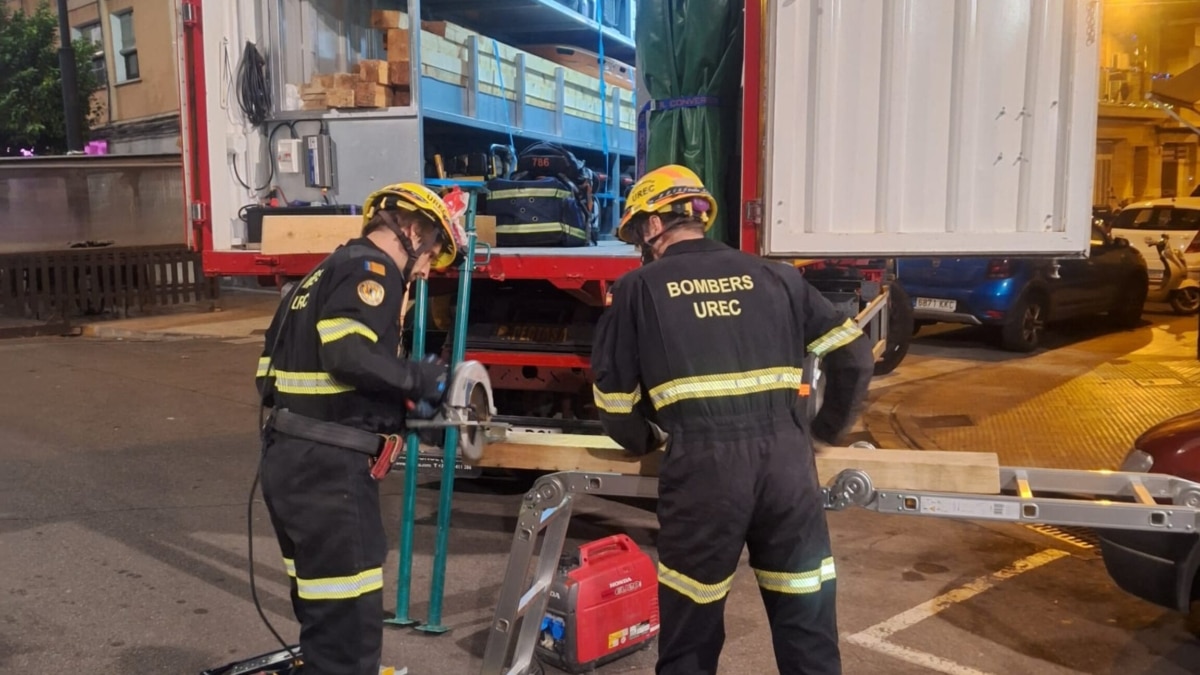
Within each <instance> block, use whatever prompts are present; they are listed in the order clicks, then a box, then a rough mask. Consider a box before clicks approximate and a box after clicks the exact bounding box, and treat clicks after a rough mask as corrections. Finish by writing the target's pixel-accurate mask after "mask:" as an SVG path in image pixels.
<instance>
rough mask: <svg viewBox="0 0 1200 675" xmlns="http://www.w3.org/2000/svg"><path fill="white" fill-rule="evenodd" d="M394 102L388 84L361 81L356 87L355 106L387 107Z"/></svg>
mask: <svg viewBox="0 0 1200 675" xmlns="http://www.w3.org/2000/svg"><path fill="white" fill-rule="evenodd" d="M391 104H392V92H391V90H389V89H388V87H387V85H386V84H376V83H375V82H359V83H358V86H356V87H355V88H354V107H356V108H386V107H388V106H389V105H391Z"/></svg>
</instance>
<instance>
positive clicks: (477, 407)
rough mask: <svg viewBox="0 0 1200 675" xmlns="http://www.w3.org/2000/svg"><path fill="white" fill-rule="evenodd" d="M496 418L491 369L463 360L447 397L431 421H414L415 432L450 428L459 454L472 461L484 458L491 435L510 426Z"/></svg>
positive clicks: (451, 374) (449, 385)
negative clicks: (456, 431) (496, 430)
mask: <svg viewBox="0 0 1200 675" xmlns="http://www.w3.org/2000/svg"><path fill="white" fill-rule="evenodd" d="M495 415H496V407H495V404H493V403H492V380H491V378H490V377H488V372H487V368H484V366H483V364H482V363H480V362H478V361H463V362H462V363H459V364H458V365H457V366H455V367H454V369H453V371H452V372H451V373H450V380H449V382H448V383H447V385H446V398H445V400H444V401H443V402H442V404H441V406H440V407H439V408H438V410H437V412H435V413H434V415H433V417H431V418H429V419H423V420H422V419H410V420H409V421H408V424H407V425H408V427H409V428H411V429H449V428H451V427H455V428H457V429H458V430H459V434H458V454H460V455H462V456H463V457H464V458H466V459H467V460H469V461H472V462H474V461H478V460H479V458H480V457H483V447H484V446H485V445H486V444H487V432H488V431H490V430H494V429H500V430H504V429H507V428H508V426H509V425H507V424H502V423H497V422H493V421H492V418H493V417H495Z"/></svg>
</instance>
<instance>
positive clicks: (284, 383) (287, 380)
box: [273, 370, 354, 394]
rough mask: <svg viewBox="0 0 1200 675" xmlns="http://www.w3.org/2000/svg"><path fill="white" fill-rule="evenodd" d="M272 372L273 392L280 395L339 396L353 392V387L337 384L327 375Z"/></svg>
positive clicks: (284, 371) (283, 371)
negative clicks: (273, 380)
mask: <svg viewBox="0 0 1200 675" xmlns="http://www.w3.org/2000/svg"><path fill="white" fill-rule="evenodd" d="M273 372H274V374H275V391H277V392H279V393H281V394H341V393H344V392H347V391H354V387H351V386H350V385H348V384H342V383H341V382H338V381H337V380H335V379H333V376H332V375H330V374H329V373H292V372H288V371H286V370H276V371H273Z"/></svg>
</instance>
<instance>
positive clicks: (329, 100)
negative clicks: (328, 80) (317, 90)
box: [325, 89, 356, 108]
mask: <svg viewBox="0 0 1200 675" xmlns="http://www.w3.org/2000/svg"><path fill="white" fill-rule="evenodd" d="M355 98H356V97H355V93H354V90H353V89H330V90H329V91H327V92H325V105H326V107H329V108H353V107H354V103H355Z"/></svg>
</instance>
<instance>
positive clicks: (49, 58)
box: [0, 0, 101, 155]
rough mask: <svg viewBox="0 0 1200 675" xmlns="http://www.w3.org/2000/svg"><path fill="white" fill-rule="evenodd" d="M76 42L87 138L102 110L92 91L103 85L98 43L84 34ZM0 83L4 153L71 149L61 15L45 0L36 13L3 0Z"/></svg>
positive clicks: (0, 145)
mask: <svg viewBox="0 0 1200 675" xmlns="http://www.w3.org/2000/svg"><path fill="white" fill-rule="evenodd" d="M68 37H69V36H68ZM71 46H72V48H73V50H74V53H75V64H76V71H77V74H76V78H75V81H76V84H77V85H78V89H77V92H76V94H75V95H76V96H77V97H78V101H79V103H78V110H79V114H80V118H81V119H80V122H81V125H80V126H81V128H82V131H83V139H84V141H85V142H86V141H87V140H88V138H89V130H90V127H91V125H92V123H93V122H95V121H96V120H97V119H98V117H99V114H100V111H101V107H100V105H99V102H98V101H96V100H95V99H94V98H93V96H92V94H93V93H94V92H95V91H96V90H97V89H99V88H100V82H99V80H98V78H97V77H96V75H95V73H93V72H92V67H91V56H92V54H93V53H94V52H95V50H96V48H95V47H93V46H92V45H91V43H90V42H88V41H87V40H82V39H81V40H76V41H75V42H74V43H73V44H72V45H71ZM0 83H2V84H0V155H16V154H19V153H20V150H21V149H22V148H24V149H32V150H33V151H34V152H35V153H36V154H39V155H47V154H61V153H64V152H66V150H67V126H66V122H65V119H66V118H65V114H64V111H63V93H62V69H61V68H60V67H59V62H58V16H57V15H56V14H55V13H54V12H53V11H52V10H51V9H50V5H49V2H47V1H46V0H43V2H42V3H41V4H40V5H39V6H38V8H37V10H35V11H34V12H33V13H32V14H26V13H25V12H24V11H22V10H16V11H13V10H10V9H8V3H5V2H0Z"/></svg>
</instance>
